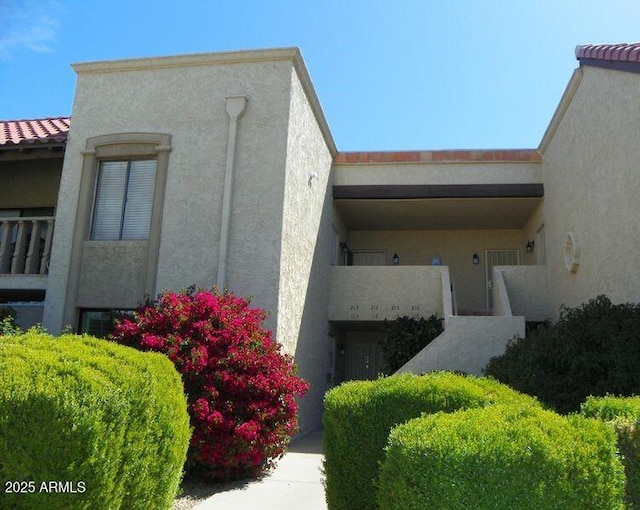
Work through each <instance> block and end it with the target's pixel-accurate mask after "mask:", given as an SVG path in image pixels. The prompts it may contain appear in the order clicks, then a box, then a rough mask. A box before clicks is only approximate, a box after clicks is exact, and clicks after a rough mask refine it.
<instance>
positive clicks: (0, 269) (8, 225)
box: [0, 220, 13, 274]
mask: <svg viewBox="0 0 640 510" xmlns="http://www.w3.org/2000/svg"><path fill="white" fill-rule="evenodd" d="M12 231H13V221H10V220H3V221H2V239H0V274H4V273H8V272H9V270H10V269H11V237H12V236H11V234H12Z"/></svg>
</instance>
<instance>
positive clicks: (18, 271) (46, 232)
mask: <svg viewBox="0 0 640 510" xmlns="http://www.w3.org/2000/svg"><path fill="white" fill-rule="evenodd" d="M54 221H55V218H54V217H53V216H38V217H8V218H2V217H0V281H1V282H2V283H1V285H2V287H4V288H20V287H22V286H26V287H28V288H39V287H42V286H43V285H45V286H46V278H44V279H43V278H42V277H45V276H46V275H47V274H48V273H49V259H50V256H51V243H52V240H53V227H54ZM29 276H31V277H33V278H31V280H32V281H30V282H27V281H26V280H25V277H29Z"/></svg>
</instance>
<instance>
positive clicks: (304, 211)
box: [276, 69, 334, 433]
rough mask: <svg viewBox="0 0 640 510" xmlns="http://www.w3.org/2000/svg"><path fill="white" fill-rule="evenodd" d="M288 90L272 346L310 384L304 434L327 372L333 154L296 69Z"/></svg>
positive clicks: (313, 422)
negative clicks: (278, 348) (283, 353)
mask: <svg viewBox="0 0 640 510" xmlns="http://www.w3.org/2000/svg"><path fill="white" fill-rule="evenodd" d="M290 90H291V99H290V109H289V125H288V129H287V132H288V138H287V158H286V169H285V173H284V177H285V182H284V203H283V211H282V238H281V245H280V253H279V267H280V274H279V280H278V306H277V326H276V339H277V340H278V341H279V342H280V343H282V344H283V346H284V349H285V350H286V351H287V352H288V353H289V354H291V355H292V356H294V360H295V362H296V365H297V367H298V373H299V374H300V376H301V377H303V378H304V379H306V380H307V381H308V382H309V383H310V384H311V388H310V390H309V392H308V394H307V395H306V396H305V397H304V398H303V399H301V400H300V428H301V432H303V433H304V432H305V431H309V430H313V429H314V428H317V427H319V426H320V425H321V418H322V399H323V397H324V393H325V391H326V390H327V385H328V374H329V372H330V351H331V345H332V343H331V339H330V338H329V334H328V333H329V331H328V322H327V303H328V295H329V282H328V281H329V278H328V273H329V270H330V264H331V255H332V249H333V246H334V240H333V237H334V234H333V228H332V223H331V211H332V203H331V193H330V186H329V183H330V182H331V161H332V154H331V152H330V149H329V147H328V146H327V143H326V140H325V139H324V137H323V134H322V132H321V129H320V126H319V125H318V121H317V119H316V116H315V112H314V110H313V109H312V107H311V105H310V103H309V98H308V97H307V95H306V93H305V90H304V88H303V86H302V83H301V82H300V78H299V76H298V74H297V72H296V71H295V70H294V69H292V72H291V87H290Z"/></svg>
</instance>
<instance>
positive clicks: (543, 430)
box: [378, 406, 624, 510]
mask: <svg viewBox="0 0 640 510" xmlns="http://www.w3.org/2000/svg"><path fill="white" fill-rule="evenodd" d="M623 487H624V473H623V468H622V464H621V463H620V460H619V458H618V457H617V454H616V442H615V436H614V434H613V432H612V431H611V430H610V429H609V428H608V427H607V426H605V425H604V424H602V423H599V422H597V421H595V420H588V419H586V418H583V417H580V416H571V417H570V418H566V417H563V416H560V415H557V414H556V413H554V412H552V411H545V410H543V409H540V408H536V407H533V406H528V407H520V408H519V407H518V406H493V407H488V408H485V409H471V410H466V411H460V412H456V413H451V414H446V413H439V414H437V415H432V416H426V417H423V418H418V419H415V420H412V421H410V422H408V423H406V424H404V425H399V426H398V427H396V428H394V429H393V430H392V431H391V434H390V436H389V442H388V446H387V448H386V458H385V460H384V462H383V464H382V466H381V468H380V482H379V490H378V503H379V507H380V508H384V509H385V510H396V509H403V510H414V509H415V510H422V509H424V508H451V509H454V508H459V509H467V508H473V509H474V510H502V509H504V510H514V509H522V510H529V509H531V508H535V509H536V510H545V509H548V510H557V509H559V508H567V509H569V508H576V509H577V508H579V509H622V508H624V504H623V492H624V490H623Z"/></svg>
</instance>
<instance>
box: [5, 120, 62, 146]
mask: <svg viewBox="0 0 640 510" xmlns="http://www.w3.org/2000/svg"><path fill="white" fill-rule="evenodd" d="M70 120H71V119H70V118H69V117H55V118H48V119H33V120H2V121H0V147H2V146H4V147H7V146H12V145H24V144H47V143H52V142H53V143H63V142H65V141H66V140H67V134H68V133H69V121H70Z"/></svg>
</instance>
